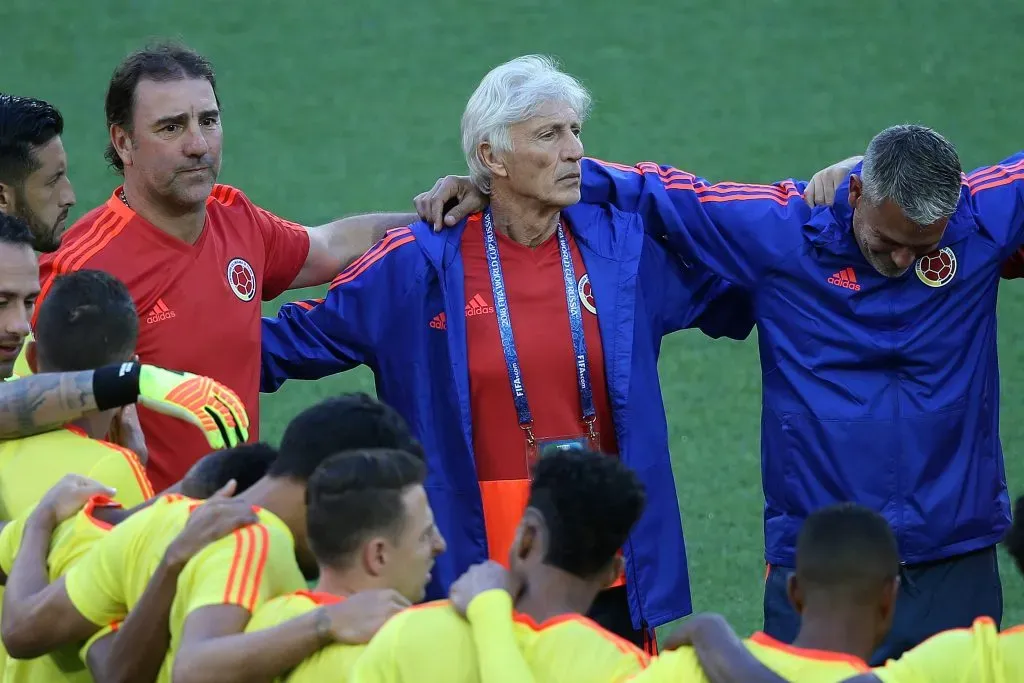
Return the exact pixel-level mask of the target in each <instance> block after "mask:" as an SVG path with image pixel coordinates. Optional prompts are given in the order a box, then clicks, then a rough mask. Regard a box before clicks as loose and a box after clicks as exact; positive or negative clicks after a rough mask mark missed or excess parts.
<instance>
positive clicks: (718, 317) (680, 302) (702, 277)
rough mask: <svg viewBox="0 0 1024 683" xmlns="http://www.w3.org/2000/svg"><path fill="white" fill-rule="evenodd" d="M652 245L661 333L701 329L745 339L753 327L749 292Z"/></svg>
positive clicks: (651, 265) (659, 246)
mask: <svg viewBox="0 0 1024 683" xmlns="http://www.w3.org/2000/svg"><path fill="white" fill-rule="evenodd" d="M647 239H648V240H649V241H650V242H651V243H652V244H650V245H649V248H650V249H651V251H652V258H651V259H649V260H648V261H647V264H649V265H648V267H656V268H658V269H659V270H660V271H661V272H662V273H663V275H662V277H661V278H660V287H659V290H660V291H659V294H660V297H661V299H660V301H661V306H660V308H661V321H662V329H661V334H662V336H664V335H666V334H671V333H672V332H676V331H678V330H684V329H692V328H698V329H700V330H701V331H702V332H704V334H706V335H708V336H709V337H714V338H718V337H729V338H731V339H746V338H747V337H748V336H749V335H750V331H751V330H752V329H753V328H754V308H753V302H752V299H751V296H750V293H749V292H747V291H746V290H744V289H743V288H741V287H738V286H736V285H734V284H732V283H730V282H727V281H725V280H723V279H722V278H720V277H718V276H717V275H715V274H714V273H712V272H711V271H710V270H708V269H707V268H704V267H702V266H695V265H686V264H684V263H683V261H682V259H680V258H679V257H678V256H676V255H675V254H671V253H669V252H667V251H666V250H665V249H664V247H663V246H661V245H659V244H654V242H655V239H654V238H653V237H647Z"/></svg>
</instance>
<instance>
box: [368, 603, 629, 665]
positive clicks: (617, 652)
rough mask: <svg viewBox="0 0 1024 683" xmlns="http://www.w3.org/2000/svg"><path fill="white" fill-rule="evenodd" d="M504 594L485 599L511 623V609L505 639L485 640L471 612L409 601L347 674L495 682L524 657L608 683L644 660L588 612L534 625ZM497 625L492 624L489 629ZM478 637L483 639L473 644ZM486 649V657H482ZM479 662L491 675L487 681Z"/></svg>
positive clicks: (441, 604) (533, 662)
mask: <svg viewBox="0 0 1024 683" xmlns="http://www.w3.org/2000/svg"><path fill="white" fill-rule="evenodd" d="M488 593H495V594H498V593H501V592H500V591H489V592H488ZM484 595H486V594H484ZM484 595H481V596H480V597H478V598H477V599H476V600H474V603H476V602H477V600H481V599H482V598H484ZM503 595H504V598H498V599H494V597H493V596H489V601H488V603H487V604H488V607H489V609H494V610H503V613H504V615H505V617H504V618H505V620H506V621H507V620H508V615H512V617H511V618H512V621H513V624H512V627H511V638H509V636H508V635H505V636H504V638H503V641H501V640H499V641H498V642H486V641H487V639H488V638H489V637H490V636H489V635H488V634H485V633H483V632H481V633H475V632H474V629H475V628H476V626H475V622H476V621H477V619H478V617H477V615H472V614H471V615H470V616H471V618H472V619H473V620H474V626H471V625H470V622H469V621H467V620H466V619H463V618H462V617H461V616H459V615H458V613H456V612H455V610H454V609H452V607H451V605H450V604H449V603H448V602H447V601H439V602H432V603H428V604H426V605H421V606H417V607H412V608H410V609H407V610H405V611H404V612H402V613H401V614H398V615H396V616H394V617H392V618H391V619H390V620H389V621H388V622H387V623H386V624H385V625H384V627H383V628H382V629H381V630H380V632H379V633H377V635H376V636H374V638H373V640H372V641H370V644H369V645H368V646H367V647H366V649H365V650H364V651H363V654H362V656H361V657H359V659H358V660H357V661H356V664H355V667H354V669H353V673H352V676H351V678H350V680H351V681H353V683H414V682H415V683H434V682H435V681H436V682H438V683H441V682H443V683H492V682H493V681H494V680H496V679H497V678H501V679H502V680H510V679H511V678H514V677H516V674H515V672H516V670H517V668H518V667H521V666H522V665H523V663H525V665H526V667H527V668H528V670H529V674H530V675H532V676H533V678H534V679H535V680H537V681H559V683H574V682H575V681H579V682H580V683H593V681H601V682H602V683H605V682H610V681H623V680H626V679H627V678H629V677H630V676H632V675H633V674H635V673H637V672H638V671H641V670H642V669H643V668H644V667H645V666H647V663H648V661H649V659H648V657H647V655H646V654H644V653H643V651H641V650H639V649H638V648H636V647H635V646H633V645H632V644H631V643H629V642H627V641H625V640H623V639H621V638H619V637H618V636H615V635H613V634H611V633H609V632H608V631H605V630H604V629H602V628H601V627H600V626H598V625H597V624H595V623H594V622H593V621H591V620H590V619H587V618H586V617H583V616H580V615H565V616H561V617H556V618H553V619H548V620H547V621H545V622H544V623H542V624H537V623H536V622H534V621H533V620H532V619H530V617H528V616H526V615H523V614H512V611H511V605H512V603H511V599H510V598H509V597H508V595H507V594H503ZM472 609H473V606H471V610H472ZM500 613H501V612H498V614H500ZM493 626H494V624H489V625H488V629H491V628H492V627H493ZM478 638H479V639H481V640H482V641H485V642H479V643H478V642H476V639H478ZM509 646H511V650H510V649H509ZM481 655H483V656H486V657H487V658H488V661H487V662H481V661H480V659H481ZM481 664H484V665H485V667H486V671H487V672H490V673H491V674H494V675H493V676H489V678H488V679H484V678H483V677H482V674H481Z"/></svg>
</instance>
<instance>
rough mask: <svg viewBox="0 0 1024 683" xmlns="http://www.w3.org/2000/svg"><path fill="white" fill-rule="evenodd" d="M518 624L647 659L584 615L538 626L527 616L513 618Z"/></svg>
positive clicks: (519, 615) (569, 616)
mask: <svg viewBox="0 0 1024 683" xmlns="http://www.w3.org/2000/svg"><path fill="white" fill-rule="evenodd" d="M513 619H514V620H515V622H516V623H518V624H521V625H523V626H526V627H527V628H530V629H532V630H534V631H537V632H538V633H541V634H551V635H554V634H560V635H569V636H570V637H573V638H576V639H579V640H586V641H589V642H591V643H594V644H597V645H599V646H602V647H607V648H614V649H616V650H618V651H619V652H622V653H626V654H630V655H635V656H637V657H640V658H644V659H646V658H647V655H646V653H644V651H643V650H641V649H640V648H638V647H637V646H636V645H634V644H633V643H631V642H630V641H628V640H626V639H625V638H622V637H621V636H618V635H616V634H614V633H612V632H611V631H609V630H607V629H605V628H604V627H602V626H601V625H600V624H598V623H597V622H596V621H594V620H593V619H590V618H589V617H585V616H583V615H582V614H566V615H563V616H560V617H555V618H553V619H548V620H547V621H545V622H543V623H540V624H538V623H537V622H535V621H534V620H533V619H531V618H530V617H528V616H527V615H525V614H519V613H516V614H515V615H514V616H513Z"/></svg>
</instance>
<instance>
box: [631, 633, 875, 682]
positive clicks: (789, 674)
mask: <svg viewBox="0 0 1024 683" xmlns="http://www.w3.org/2000/svg"><path fill="white" fill-rule="evenodd" d="M744 645H746V646H747V649H748V650H750V653H751V654H752V655H754V656H755V657H756V658H757V659H758V661H760V662H761V663H762V664H764V665H765V666H766V667H768V668H769V669H771V670H772V671H774V672H775V673H776V674H778V675H779V676H781V677H782V678H784V679H786V680H787V681H800V683H837V681H842V680H845V679H847V678H851V677H853V676H857V675H859V674H862V673H866V672H868V671H870V668H869V667H868V665H867V663H866V662H864V660H862V659H860V658H858V657H854V656H853V655H845V654H840V653H838V652H824V651H821V650H808V649H806V648H799V647H793V646H792V645H786V644H784V643H780V642H779V641H777V640H775V639H774V638H772V637H771V636H768V635H766V634H764V633H755V634H754V635H753V636H751V637H750V638H748V639H747V640H745V641H744ZM707 680H708V679H707V678H706V677H705V676H704V671H703V669H701V667H700V662H699V661H698V659H697V653H696V652H694V651H693V648H689V647H681V648H679V649H678V650H672V651H670V652H663V653H661V654H660V655H658V656H657V657H655V658H654V659H653V660H652V661H651V665H650V666H649V667H647V670H646V671H644V672H643V673H641V674H639V675H638V676H636V677H635V678H633V679H631V681H630V683H678V682H679V681H686V682H687V683H707Z"/></svg>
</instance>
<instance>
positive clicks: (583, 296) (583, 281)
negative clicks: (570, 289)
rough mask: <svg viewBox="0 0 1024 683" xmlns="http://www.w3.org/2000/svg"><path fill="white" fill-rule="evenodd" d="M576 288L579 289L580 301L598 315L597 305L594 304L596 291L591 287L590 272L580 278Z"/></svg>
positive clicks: (584, 306)
mask: <svg viewBox="0 0 1024 683" xmlns="http://www.w3.org/2000/svg"><path fill="white" fill-rule="evenodd" d="M576 289H577V290H579V294H580V303H581V304H583V308H585V309H587V310H588V311H590V312H591V313H593V314H594V315H597V306H596V305H595V304H594V292H593V290H592V289H591V288H590V275H589V274H587V275H584V276H583V277H581V278H580V281H579V282H578V283H577V285H576Z"/></svg>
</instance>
